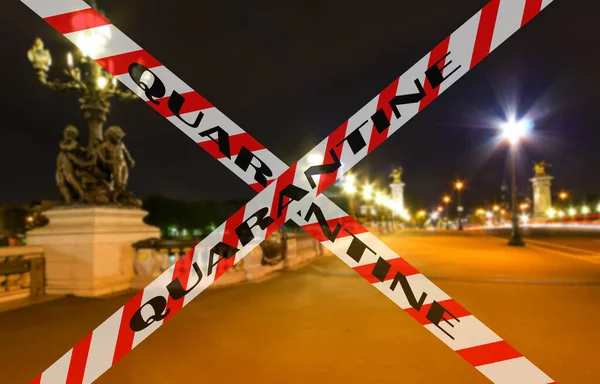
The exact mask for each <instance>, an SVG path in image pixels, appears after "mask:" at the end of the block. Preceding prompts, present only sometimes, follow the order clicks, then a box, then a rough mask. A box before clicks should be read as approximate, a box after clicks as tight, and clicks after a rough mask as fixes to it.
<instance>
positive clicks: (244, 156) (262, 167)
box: [235, 147, 273, 188]
mask: <svg viewBox="0 0 600 384" xmlns="http://www.w3.org/2000/svg"><path fill="white" fill-rule="evenodd" d="M253 159H256V160H258V162H259V163H260V164H259V165H255V164H253V163H252V160H253ZM235 164H236V165H237V166H238V167H240V169H241V170H242V171H244V172H246V171H247V170H248V167H250V166H252V168H254V169H255V170H256V173H255V174H254V180H256V182H257V183H259V184H260V185H262V186H263V187H265V188H266V187H267V177H270V176H273V171H271V168H269V166H268V165H267V164H266V163H265V162H264V161H262V160H261V159H259V158H258V157H257V156H256V155H255V154H254V153H252V152H250V150H249V149H248V148H246V147H242V149H241V150H240V153H239V154H238V156H237V158H236V159H235Z"/></svg>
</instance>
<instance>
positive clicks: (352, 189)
mask: <svg viewBox="0 0 600 384" xmlns="http://www.w3.org/2000/svg"><path fill="white" fill-rule="evenodd" d="M343 188H344V192H345V193H346V194H347V195H348V205H349V207H348V208H349V209H350V216H352V217H356V211H355V208H354V195H355V194H356V190H357V189H356V176H354V175H352V174H346V176H344V184H343Z"/></svg>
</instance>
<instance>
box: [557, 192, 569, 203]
mask: <svg viewBox="0 0 600 384" xmlns="http://www.w3.org/2000/svg"><path fill="white" fill-rule="evenodd" d="M558 197H559V198H560V199H561V200H563V201H564V200H566V199H567V197H569V194H568V193H567V192H564V191H562V192H561V193H559V194H558Z"/></svg>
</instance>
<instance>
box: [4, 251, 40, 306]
mask: <svg viewBox="0 0 600 384" xmlns="http://www.w3.org/2000/svg"><path fill="white" fill-rule="evenodd" d="M44 287H45V269H44V248H42V247H29V246H20V247H0V303H2V302H7V301H12V300H18V299H24V298H27V297H32V298H37V297H40V296H43V295H44V294H45V290H44Z"/></svg>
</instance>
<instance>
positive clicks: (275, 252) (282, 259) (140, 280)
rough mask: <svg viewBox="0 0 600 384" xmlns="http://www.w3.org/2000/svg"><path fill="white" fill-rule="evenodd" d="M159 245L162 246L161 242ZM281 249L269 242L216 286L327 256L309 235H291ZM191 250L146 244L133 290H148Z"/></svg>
mask: <svg viewBox="0 0 600 384" xmlns="http://www.w3.org/2000/svg"><path fill="white" fill-rule="evenodd" d="M156 242H157V244H158V242H159V240H156ZM196 242H197V241H196ZM165 243H167V242H165ZM274 245H279V247H274ZM281 245H282V244H281V239H280V238H273V239H268V240H266V241H265V242H264V243H263V244H261V246H259V247H256V248H255V249H254V250H252V252H250V254H248V255H246V257H244V258H243V259H242V260H241V261H240V262H238V263H237V264H236V265H234V267H233V268H231V269H230V270H229V271H227V272H226V273H225V274H224V275H223V276H221V277H220V278H219V279H218V280H216V281H215V283H214V284H213V286H222V285H229V284H235V283H239V282H242V281H256V280H259V279H261V278H263V277H265V276H267V275H269V274H271V273H273V272H275V271H278V270H281V269H285V268H294V267H296V266H298V265H301V264H303V263H305V262H307V261H309V260H311V259H314V258H316V257H319V256H323V255H324V250H323V248H322V246H321V244H320V243H319V242H317V241H316V240H314V239H313V238H312V237H309V236H308V235H306V234H298V235H296V234H290V235H289V236H288V238H287V249H285V247H281ZM189 249H191V247H176V246H174V245H173V246H169V247H168V248H167V247H164V248H161V247H160V245H159V246H158V247H152V246H151V242H150V243H146V246H145V247H144V245H142V246H141V247H139V248H138V249H137V252H136V258H135V261H134V271H135V277H134V278H133V280H132V284H131V285H132V288H135V289H142V288H144V287H145V286H146V285H148V284H149V283H150V282H151V281H152V280H154V279H155V278H156V277H158V276H159V275H160V274H161V273H162V272H164V271H165V270H167V269H168V268H169V267H170V266H171V265H172V264H174V263H175V262H176V261H177V260H178V259H179V258H180V257H182V256H183V255H184V254H185V253H186V252H187V251H188V250H189Z"/></svg>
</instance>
